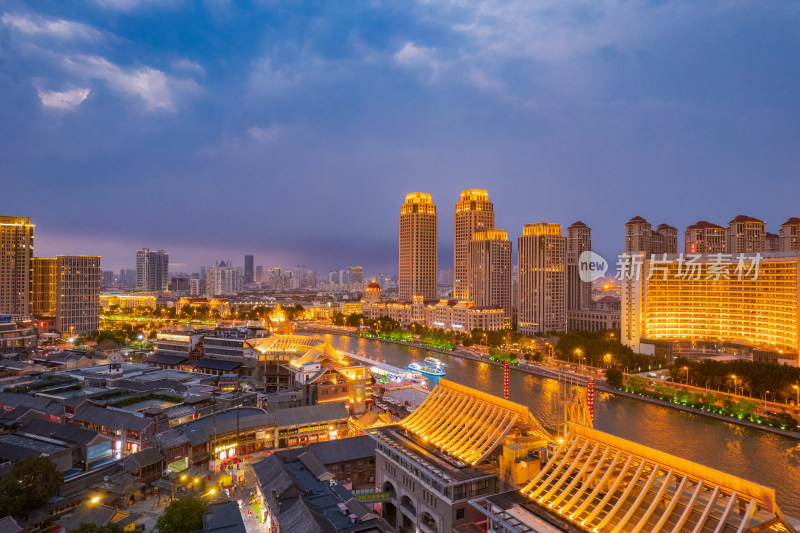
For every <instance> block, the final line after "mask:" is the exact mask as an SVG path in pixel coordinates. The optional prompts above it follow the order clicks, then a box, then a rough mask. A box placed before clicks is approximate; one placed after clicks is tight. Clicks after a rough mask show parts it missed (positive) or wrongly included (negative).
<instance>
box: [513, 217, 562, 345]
mask: <svg viewBox="0 0 800 533" xmlns="http://www.w3.org/2000/svg"><path fill="white" fill-rule="evenodd" d="M518 243H519V244H518V246H517V255H518V265H519V320H518V322H517V331H518V332H520V333H522V334H525V335H532V334H534V333H537V332H539V331H566V330H567V272H566V263H567V238H566V237H565V236H564V235H562V234H561V225H560V224H555V223H551V222H537V223H534V224H525V227H524V228H523V230H522V236H521V237H519V240H518Z"/></svg>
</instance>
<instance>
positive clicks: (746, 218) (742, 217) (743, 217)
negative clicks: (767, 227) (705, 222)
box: [728, 215, 764, 224]
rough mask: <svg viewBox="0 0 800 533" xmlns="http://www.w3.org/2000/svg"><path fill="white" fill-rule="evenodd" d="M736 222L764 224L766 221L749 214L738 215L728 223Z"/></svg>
mask: <svg viewBox="0 0 800 533" xmlns="http://www.w3.org/2000/svg"><path fill="white" fill-rule="evenodd" d="M735 222H761V223H762V224H763V223H764V221H763V220H759V219H757V218H753V217H749V216H747V215H738V216H736V217H735V218H734V219H733V220H731V221H730V222H728V224H733V223H735Z"/></svg>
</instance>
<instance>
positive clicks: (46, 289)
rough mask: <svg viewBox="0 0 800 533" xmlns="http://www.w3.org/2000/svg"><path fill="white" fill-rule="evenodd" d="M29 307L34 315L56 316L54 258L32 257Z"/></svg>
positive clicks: (55, 270) (55, 267)
mask: <svg viewBox="0 0 800 533" xmlns="http://www.w3.org/2000/svg"><path fill="white" fill-rule="evenodd" d="M31 265H33V285H32V287H33V288H32V290H31V307H32V312H33V315H34V316H36V317H43V316H52V317H54V316H56V272H57V271H58V269H57V266H58V265H57V261H56V259H55V258H46V257H34V258H32V259H31Z"/></svg>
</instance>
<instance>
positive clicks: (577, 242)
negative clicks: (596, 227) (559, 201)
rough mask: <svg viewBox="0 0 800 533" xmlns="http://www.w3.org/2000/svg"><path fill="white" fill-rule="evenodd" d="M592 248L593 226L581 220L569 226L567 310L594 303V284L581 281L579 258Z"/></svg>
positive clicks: (589, 305)
mask: <svg viewBox="0 0 800 533" xmlns="http://www.w3.org/2000/svg"><path fill="white" fill-rule="evenodd" d="M591 250H592V228H590V227H589V226H587V225H586V224H584V223H583V222H581V221H580V220H579V221H577V222H575V223H574V224H572V225H571V226H570V227H568V228H567V311H574V310H576V309H588V308H589V307H591V305H592V284H591V283H590V282H586V281H581V277H580V274H579V270H578V260H579V259H580V256H581V254H582V253H583V252H587V251H591Z"/></svg>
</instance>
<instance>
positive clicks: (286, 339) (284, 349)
mask: <svg viewBox="0 0 800 533" xmlns="http://www.w3.org/2000/svg"><path fill="white" fill-rule="evenodd" d="M323 342H324V341H323V340H322V337H317V336H313V337H306V336H303V335H272V336H271V337H269V338H268V339H266V340H265V341H264V342H263V343H259V344H258V347H257V349H258V351H259V352H261V353H305V352H306V351H308V349H309V347H311V346H316V345H318V344H322V343H323Z"/></svg>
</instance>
